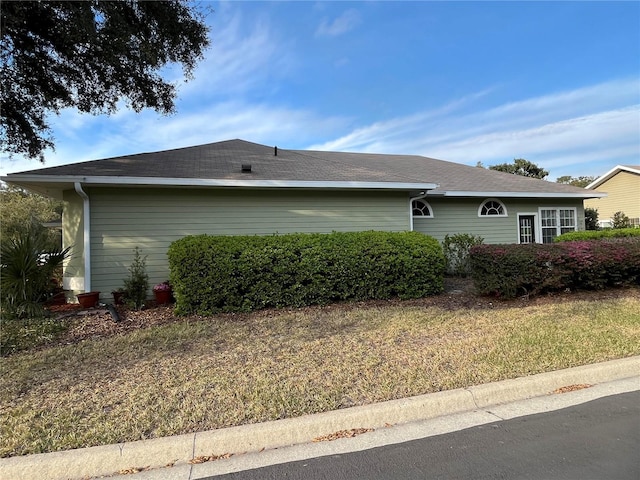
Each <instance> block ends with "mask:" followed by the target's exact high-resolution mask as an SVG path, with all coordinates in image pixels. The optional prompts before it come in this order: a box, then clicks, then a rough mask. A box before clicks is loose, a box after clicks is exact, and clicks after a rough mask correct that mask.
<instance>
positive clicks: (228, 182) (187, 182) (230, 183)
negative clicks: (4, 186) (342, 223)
mask: <svg viewBox="0 0 640 480" xmlns="http://www.w3.org/2000/svg"><path fill="white" fill-rule="evenodd" d="M2 180H4V181H8V182H25V183H27V182H29V183H68V182H81V183H82V184H84V185H120V186H122V185H131V186H135V185H140V186H159V187H245V188H321V189H365V190H433V189H434V188H438V186H439V185H438V184H436V183H401V182H347V181H302V180H238V179H202V178H162V177H108V176H91V177H84V176H80V175H78V176H75V175H73V176H60V175H19V174H15V175H11V176H8V177H2Z"/></svg>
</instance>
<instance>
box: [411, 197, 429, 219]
mask: <svg viewBox="0 0 640 480" xmlns="http://www.w3.org/2000/svg"><path fill="white" fill-rule="evenodd" d="M411 214H412V215H413V216H414V217H422V218H433V209H432V208H431V205H429V204H428V203H427V202H426V201H425V200H423V199H421V198H418V199H417V200H414V201H413V202H411Z"/></svg>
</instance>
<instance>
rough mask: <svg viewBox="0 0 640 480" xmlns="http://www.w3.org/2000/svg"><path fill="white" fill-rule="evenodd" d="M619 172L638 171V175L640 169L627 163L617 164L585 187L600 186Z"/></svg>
mask: <svg viewBox="0 0 640 480" xmlns="http://www.w3.org/2000/svg"><path fill="white" fill-rule="evenodd" d="M618 172H631V173H637V174H638V175H640V170H638V169H636V168H631V167H627V166H625V165H616V166H615V167H613V168H612V169H611V170H609V171H608V172H607V173H605V174H604V175H602V176H600V177H598V178H596V179H595V180H594V181H593V182H591V183H590V184H589V185H587V186H586V187H584V188H586V189H588V190H590V189H592V188H596V187H597V186H599V185H601V184H603V183H604V182H606V181H607V180H609V179H610V178H611V177H613V176H614V175H615V174H616V173H618Z"/></svg>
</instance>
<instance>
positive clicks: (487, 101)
mask: <svg viewBox="0 0 640 480" xmlns="http://www.w3.org/2000/svg"><path fill="white" fill-rule="evenodd" d="M201 5H202V6H203V7H205V8H206V9H207V10H208V13H207V22H208V23H209V24H210V25H211V41H212V46H211V48H210V49H209V50H208V51H207V52H206V58H205V59H204V61H202V62H201V63H200V65H199V66H198V68H197V69H196V71H195V72H194V78H193V80H191V81H190V82H188V83H184V82H183V79H182V77H181V70H180V69H179V68H168V69H167V70H166V74H167V75H168V76H169V78H171V79H173V80H174V81H175V82H177V83H178V84H179V90H178V91H179V98H178V101H177V113H176V114H175V115H172V116H161V115H159V114H156V113H155V112H153V111H144V112H142V113H140V114H136V113H134V112H132V111H129V110H126V109H125V108H122V109H120V110H119V111H118V112H117V113H116V114H115V115H112V116H110V117H107V116H91V115H80V114H78V113H76V112H75V111H71V110H69V111H64V112H62V114H61V115H59V116H57V117H52V118H51V125H52V126H53V134H54V137H55V141H56V150H55V151H54V152H51V151H47V152H46V155H45V158H46V163H45V166H53V165H59V164H63V163H73V162H78V161H84V160H94V159H99V158H107V157H111V156H117V155H125V154H131V153H140V152H150V151H156V150H164V149H171V148H178V147H184V146H190V145H198V144H203V143H210V142H215V141H219V140H227V139H233V138H242V139H245V140H249V141H253V142H257V143H263V144H266V145H277V146H278V147H280V148H292V149H320V150H336V151H360V152H377V153H406V154H419V155H425V156H429V157H434V158H440V159H443V160H450V161H455V162H459V163H465V164H468V165H476V164H477V162H482V164H484V165H485V166H488V165H495V164H498V163H504V162H511V161H513V159H514V158H526V159H528V160H530V161H532V162H534V163H537V164H538V165H540V166H542V167H544V168H546V169H547V170H549V171H550V176H549V179H551V180H555V179H556V178H557V177H558V176H562V175H572V176H580V175H593V176H598V175H600V174H603V173H605V172H606V171H607V170H609V169H611V168H612V167H614V166H615V165H617V164H634V165H638V164H640V2H566V3H564V2H530V3H529V2H495V3H494V2H479V1H478V2H454V1H452V2H375V1H371V2H302V1H300V2H202V3H201ZM40 166H41V165H40V164H39V163H38V162H36V161H33V160H31V161H26V160H22V159H19V158H15V159H14V160H8V159H7V158H6V157H3V158H2V167H1V168H0V173H1V174H6V173H11V172H16V171H22V170H29V169H33V168H38V167H40Z"/></svg>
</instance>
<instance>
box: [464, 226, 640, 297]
mask: <svg viewBox="0 0 640 480" xmlns="http://www.w3.org/2000/svg"><path fill="white" fill-rule="evenodd" d="M470 257H471V269H472V273H471V276H472V278H473V280H474V284H475V287H476V289H477V290H478V292H480V293H482V294H491V295H497V296H503V297H515V296H516V295H519V294H520V295H526V294H537V293H541V292H545V291H557V290H564V289H566V288H570V289H587V290H594V289H602V288H606V287H609V286H617V285H631V284H638V283H640V238H637V237H635V238H610V239H604V240H589V241H584V240H581V241H574V242H563V243H555V244H544V245H540V244H530V245H479V246H477V247H473V248H472V249H471V250H470Z"/></svg>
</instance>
